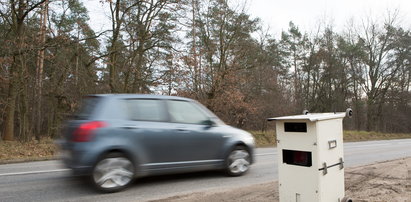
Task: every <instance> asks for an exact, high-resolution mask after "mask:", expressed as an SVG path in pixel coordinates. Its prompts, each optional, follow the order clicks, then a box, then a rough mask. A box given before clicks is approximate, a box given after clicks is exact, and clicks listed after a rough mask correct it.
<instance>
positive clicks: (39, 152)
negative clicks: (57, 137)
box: [0, 138, 57, 164]
mask: <svg viewBox="0 0 411 202" xmlns="http://www.w3.org/2000/svg"><path fill="white" fill-rule="evenodd" d="M0 151H1V152H0V164H2V163H15V162H26V161H39V160H49V159H53V158H55V155H56V154H57V146H56V145H55V144H54V141H53V140H52V139H49V138H44V139H41V140H40V141H37V140H31V141H27V142H20V141H3V142H0Z"/></svg>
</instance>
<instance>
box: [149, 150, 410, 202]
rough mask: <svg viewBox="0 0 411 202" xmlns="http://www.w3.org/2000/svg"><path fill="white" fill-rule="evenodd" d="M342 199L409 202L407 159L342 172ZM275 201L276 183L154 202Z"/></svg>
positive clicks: (356, 201) (276, 195) (370, 201)
mask: <svg viewBox="0 0 411 202" xmlns="http://www.w3.org/2000/svg"><path fill="white" fill-rule="evenodd" d="M345 187H346V192H345V194H346V196H349V197H351V198H352V199H353V201H354V202H366V201H367V202H411V158H406V159H399V160H394V161H387V162H380V163H375V164H371V165H366V166H359V167H355V168H346V169H345ZM164 201H178V202H193V201H195V202H196V201H236V202H237V201H267V202H268V201H270V202H272V201H278V185H277V182H270V183H264V184H258V185H253V186H248V187H242V188H236V189H225V190H215V191H209V192H198V193H193V194H188V195H181V196H173V197H169V198H165V199H160V200H156V202H164Z"/></svg>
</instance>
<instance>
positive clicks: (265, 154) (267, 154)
mask: <svg viewBox="0 0 411 202" xmlns="http://www.w3.org/2000/svg"><path fill="white" fill-rule="evenodd" d="M269 155H277V153H262V154H256V156H269Z"/></svg>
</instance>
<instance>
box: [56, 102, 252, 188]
mask: <svg viewBox="0 0 411 202" xmlns="http://www.w3.org/2000/svg"><path fill="white" fill-rule="evenodd" d="M60 146H61V149H62V154H63V155H62V156H63V157H62V158H63V161H64V163H65V165H66V166H67V167H69V168H71V169H72V170H73V171H74V173H75V174H80V175H87V176H89V177H90V178H91V181H92V183H93V184H94V185H95V186H96V187H97V188H98V189H99V190H101V191H104V192H115V191H120V190H122V189H124V188H125V187H127V186H128V185H129V184H130V183H131V182H132V181H133V179H135V177H142V176H147V175H158V174H169V173H181V172H192V171H203V170H211V169H221V170H224V171H225V172H226V173H227V174H228V175H230V176H240V175H243V174H244V173H246V172H247V171H248V170H249V168H250V165H251V164H252V163H253V150H254V139H253V137H252V136H251V135H250V134H249V133H247V132H245V131H243V130H240V129H236V128H233V127H231V126H228V125H226V124H224V123H223V122H222V121H221V120H220V119H219V118H218V117H217V116H216V115H214V114H213V113H212V112H211V111H209V110H208V109H207V108H206V107H204V106H203V105H201V104H199V103H198V102H196V101H194V100H191V99H188V98H182V97H174V96H159V95H139V94H116V95H113V94H111V95H91V96H88V97H86V98H85V100H84V103H83V106H82V107H81V109H80V110H79V112H78V113H77V114H76V115H75V116H74V117H73V120H70V121H68V122H67V123H66V125H65V127H64V129H63V139H62V141H61V145H60Z"/></svg>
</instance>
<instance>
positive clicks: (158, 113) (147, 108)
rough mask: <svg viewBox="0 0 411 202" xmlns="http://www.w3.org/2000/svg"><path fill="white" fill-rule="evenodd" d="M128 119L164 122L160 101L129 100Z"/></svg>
mask: <svg viewBox="0 0 411 202" xmlns="http://www.w3.org/2000/svg"><path fill="white" fill-rule="evenodd" d="M126 102H127V111H128V115H129V118H130V119H131V120H135V121H166V120H167V118H166V115H165V114H166V113H165V109H164V105H163V101H162V100H152V99H131V100H127V101H126Z"/></svg>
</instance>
